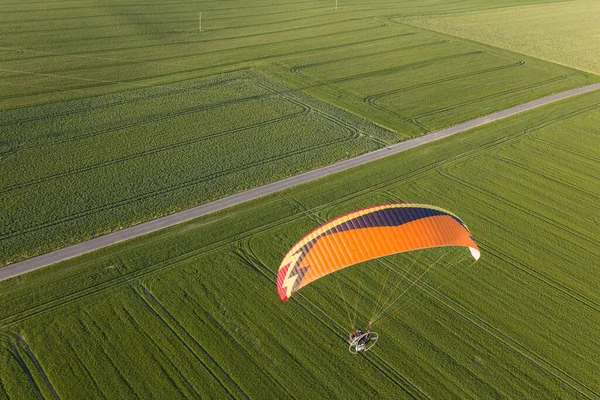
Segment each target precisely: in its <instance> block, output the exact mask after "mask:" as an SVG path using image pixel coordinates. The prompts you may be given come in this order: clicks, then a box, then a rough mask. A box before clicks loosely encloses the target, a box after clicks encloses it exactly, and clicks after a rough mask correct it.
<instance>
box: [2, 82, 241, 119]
mask: <svg viewBox="0 0 600 400" xmlns="http://www.w3.org/2000/svg"><path fill="white" fill-rule="evenodd" d="M231 74H234V73H231ZM200 79H202V78H200ZM193 80H194V79H192V80H190V81H193ZM239 80H240V77H234V78H231V79H226V80H222V81H219V82H212V83H208V84H205V85H198V86H196V85H194V86H191V87H177V86H175V85H173V84H167V85H159V86H144V87H143V88H140V89H137V91H144V90H151V89H167V90H168V89H171V88H173V89H172V90H170V91H166V92H164V93H156V94H150V95H147V96H141V97H136V98H133V97H132V98H128V99H121V100H115V101H113V102H111V103H107V104H99V105H97V106H88V107H85V108H79V109H78V108H74V107H72V108H69V110H67V111H59V112H52V113H51V114H36V115H35V116H31V117H27V118H17V119H12V120H9V119H4V118H3V120H2V121H0V126H10V125H15V124H21V123H25V122H32V121H41V120H44V119H47V118H54V117H66V116H70V115H75V114H80V113H84V112H89V111H96V110H102V109H104V108H110V107H114V106H120V105H125V104H133V103H138V102H143V101H147V100H151V99H161V98H163V97H168V96H173V95H177V94H181V93H185V92H195V91H198V90H202V89H209V88H212V87H215V86H222V85H227V84H231V83H232V82H235V81H239ZM190 81H188V82H190ZM108 97H114V94H107V95H104V96H100V98H108ZM96 99H98V98H96ZM61 103H62V104H71V103H81V101H78V100H75V101H66V102H59V103H58V104H61ZM53 104H57V103H53ZM73 105H74V104H73ZM43 107H44V106H31V107H26V108H25V109H29V108H43ZM17 110H19V109H13V110H4V111H2V113H3V114H5V113H8V112H10V111H17Z"/></svg>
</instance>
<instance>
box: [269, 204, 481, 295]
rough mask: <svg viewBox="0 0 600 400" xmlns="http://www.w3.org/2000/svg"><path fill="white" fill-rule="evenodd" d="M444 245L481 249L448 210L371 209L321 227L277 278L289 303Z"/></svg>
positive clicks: (301, 244) (290, 255) (417, 207)
mask: <svg viewBox="0 0 600 400" xmlns="http://www.w3.org/2000/svg"><path fill="white" fill-rule="evenodd" d="M441 246H464V247H468V248H469V249H470V251H471V254H472V255H473V257H474V258H475V260H478V259H479V256H480V252H479V248H478V247H477V245H476V244H475V241H474V240H473V237H472V236H471V234H470V232H469V230H468V229H467V227H466V226H465V224H464V223H463V222H462V221H461V220H460V219H459V218H458V217H457V216H456V215H454V214H452V213H450V212H449V211H446V210H444V209H441V208H438V207H434V206H430V205H426V204H411V203H398V204H386V205H381V206H376V207H370V208H365V209H363V210H358V211H354V212H351V213H349V214H346V215H343V216H341V217H338V218H336V219H334V220H332V221H329V222H327V223H326V224H324V225H322V226H320V227H318V228H317V229H315V230H314V231H312V232H311V233H309V234H308V235H306V236H305V237H304V238H302V239H301V240H300V241H299V242H298V243H296V244H295V245H294V247H292V248H291V249H290V251H289V252H288V253H287V254H286V256H285V258H284V259H283V261H282V262H281V265H280V267H279V272H278V273H277V291H278V292H279V297H281V299H282V300H284V301H285V300H287V299H289V298H290V296H291V295H292V294H293V293H295V292H296V291H298V289H300V288H302V287H304V286H306V285H308V284H309V283H311V282H313V281H314V280H317V279H319V278H321V277H323V276H325V275H327V274H330V273H332V272H335V271H338V270H340V269H342V268H346V267H349V266H351V265H354V264H357V263H360V262H362V261H366V260H371V259H374V258H379V257H384V256H387V255H391V254H396V253H402V252H405V251H411V250H418V249H426V248H431V247H441Z"/></svg>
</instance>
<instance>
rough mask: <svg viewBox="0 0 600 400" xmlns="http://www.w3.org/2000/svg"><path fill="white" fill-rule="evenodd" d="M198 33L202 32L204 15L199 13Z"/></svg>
mask: <svg viewBox="0 0 600 400" xmlns="http://www.w3.org/2000/svg"><path fill="white" fill-rule="evenodd" d="M198 31H200V32H202V13H198Z"/></svg>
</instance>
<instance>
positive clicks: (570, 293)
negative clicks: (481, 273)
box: [479, 241, 600, 313]
mask: <svg viewBox="0 0 600 400" xmlns="http://www.w3.org/2000/svg"><path fill="white" fill-rule="evenodd" d="M479 243H481V244H482V245H483V246H485V247H486V252H489V253H490V254H491V255H492V256H494V257H496V258H497V259H499V260H502V261H503V262H505V263H507V264H509V265H511V266H512V267H514V268H516V269H518V270H520V271H522V272H523V273H525V274H527V275H529V276H531V277H532V278H535V279H537V280H539V281H541V282H543V283H544V284H545V285H547V286H550V287H551V288H552V289H553V290H556V291H558V292H561V293H562V294H563V295H565V296H567V297H570V298H572V299H573V300H575V301H577V302H578V303H581V304H583V305H584V306H586V307H588V308H590V309H592V310H594V311H595V312H598V313H600V302H598V301H596V300H594V299H592V298H590V297H588V296H586V295H585V294H583V293H580V292H578V291H576V290H574V289H571V288H570V287H568V286H567V285H565V284H563V283H561V282H559V281H557V280H555V279H552V278H551V277H549V276H548V275H546V274H544V273H542V272H540V271H537V270H535V269H533V268H530V267H528V266H526V265H524V264H522V263H520V262H519V261H517V260H516V259H514V258H512V257H510V256H509V255H507V254H504V253H502V252H500V251H498V250H495V249H494V248H493V247H492V246H490V245H489V243H485V242H483V241H479Z"/></svg>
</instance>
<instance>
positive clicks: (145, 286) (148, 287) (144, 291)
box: [136, 277, 295, 399]
mask: <svg viewBox="0 0 600 400" xmlns="http://www.w3.org/2000/svg"><path fill="white" fill-rule="evenodd" d="M145 278H146V279H143V278H142V279H140V280H139V281H138V285H137V286H136V290H137V291H138V292H139V295H140V296H141V295H143V296H147V297H149V298H150V299H151V300H152V301H154V302H156V303H157V305H159V307H160V308H161V311H163V312H164V313H166V314H167V316H168V319H169V320H171V319H172V320H173V321H174V322H175V324H176V325H177V326H178V327H179V328H180V329H181V330H183V331H184V332H185V335H186V336H189V337H190V338H192V339H193V340H194V341H196V340H195V338H194V335H192V334H191V333H190V332H189V331H188V330H187V329H186V328H185V327H184V326H183V325H182V324H181V323H180V322H179V321H177V319H176V318H175V316H174V315H173V314H172V313H171V312H170V311H168V309H167V308H166V307H165V306H164V305H163V304H162V303H160V302H159V300H158V299H157V298H156V296H155V295H154V294H152V284H153V281H152V277H145ZM190 300H191V301H192V302H193V303H194V304H195V305H196V306H198V309H202V305H201V304H199V303H197V302H196V301H195V300H194V299H190ZM205 317H206V318H207V319H208V320H210V321H211V323H212V324H213V325H214V326H215V327H216V328H217V329H219V330H220V331H221V332H223V334H224V335H226V336H228V337H229V338H230V339H231V340H232V341H233V342H234V343H235V344H236V345H237V346H238V347H239V350H240V351H242V352H244V353H246V355H248V356H249V358H252V355H251V354H250V353H249V351H248V349H247V347H245V346H244V345H243V344H242V343H241V342H240V340H239V339H238V338H237V337H236V336H235V335H233V334H232V333H231V332H229V331H228V330H227V329H225V327H224V326H223V325H222V324H221V323H220V322H219V321H217V319H216V318H215V317H214V316H213V315H212V314H211V313H208V312H207V313H206V315H205ZM215 362H216V361H215ZM217 365H219V366H220V364H219V363H217ZM262 373H264V374H266V375H267V376H268V377H269V379H271V381H272V382H274V383H275V384H276V385H277V386H279V388H280V389H281V390H282V391H283V392H285V393H286V395H287V396H288V397H287V398H290V399H293V398H295V396H294V395H293V393H291V392H290V391H289V390H288V389H287V388H286V387H285V386H284V385H283V384H282V383H281V382H279V380H278V379H277V378H276V377H275V376H273V374H271V372H270V371H269V370H267V369H263V370H262ZM246 397H248V396H246Z"/></svg>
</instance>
